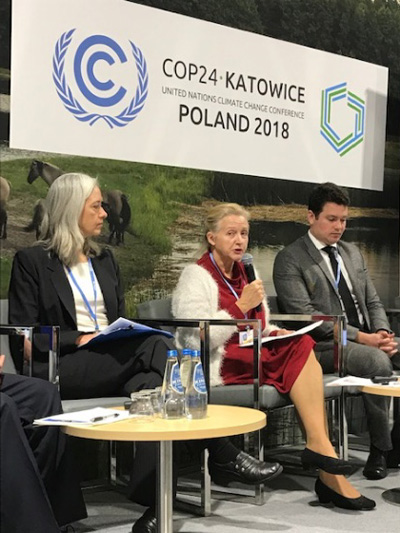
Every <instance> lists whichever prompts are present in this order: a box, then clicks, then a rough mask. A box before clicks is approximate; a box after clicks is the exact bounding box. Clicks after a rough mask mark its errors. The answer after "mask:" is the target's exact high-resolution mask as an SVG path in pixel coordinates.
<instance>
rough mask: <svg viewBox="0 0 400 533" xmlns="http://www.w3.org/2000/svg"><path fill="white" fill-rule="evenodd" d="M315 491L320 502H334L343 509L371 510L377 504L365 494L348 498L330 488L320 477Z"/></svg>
mask: <svg viewBox="0 0 400 533" xmlns="http://www.w3.org/2000/svg"><path fill="white" fill-rule="evenodd" d="M315 492H316V494H317V496H318V499H319V501H320V503H333V504H334V505H335V506H336V507H340V508H341V509H350V510H351V511H370V510H371V509H374V507H375V506H376V503H375V502H374V500H370V499H369V498H366V497H365V496H359V497H358V498H346V497H345V496H342V495H341V494H338V493H337V492H335V491H334V490H332V489H331V488H329V487H328V486H327V485H325V483H323V482H322V481H321V480H320V479H319V478H318V479H317V481H316V482H315Z"/></svg>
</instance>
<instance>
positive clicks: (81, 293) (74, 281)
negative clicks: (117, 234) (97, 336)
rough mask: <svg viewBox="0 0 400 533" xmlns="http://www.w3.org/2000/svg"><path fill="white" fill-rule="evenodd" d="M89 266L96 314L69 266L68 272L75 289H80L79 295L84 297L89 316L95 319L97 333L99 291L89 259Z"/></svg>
mask: <svg viewBox="0 0 400 533" xmlns="http://www.w3.org/2000/svg"><path fill="white" fill-rule="evenodd" d="M88 265H89V273H90V280H91V282H92V287H93V296H94V312H93V309H92V306H91V305H90V303H89V300H88V299H87V298H86V296H85V294H84V292H83V290H82V289H81V287H80V286H79V284H78V282H77V281H76V278H75V276H74V275H73V273H72V271H71V269H70V268H69V267H68V266H67V271H68V274H69V276H70V278H71V279H72V281H73V283H74V285H75V287H76V288H77V289H78V291H79V294H80V295H81V296H82V300H83V302H84V304H85V306H86V309H87V310H88V311H89V315H90V316H91V318H92V319H93V321H94V324H95V330H96V331H99V324H98V322H97V290H96V279H95V276H94V271H93V266H92V260H91V259H90V257H89V259H88Z"/></svg>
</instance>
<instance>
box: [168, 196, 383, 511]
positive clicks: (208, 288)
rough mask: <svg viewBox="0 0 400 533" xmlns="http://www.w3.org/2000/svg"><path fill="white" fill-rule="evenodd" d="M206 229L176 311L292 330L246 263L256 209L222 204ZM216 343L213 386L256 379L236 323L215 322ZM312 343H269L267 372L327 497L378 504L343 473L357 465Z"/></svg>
mask: <svg viewBox="0 0 400 533" xmlns="http://www.w3.org/2000/svg"><path fill="white" fill-rule="evenodd" d="M204 235H205V241H204V245H205V246H204V253H203V255H202V256H201V257H200V259H199V260H198V261H197V263H196V264H193V265H190V266H188V267H186V268H185V269H184V270H183V272H182V274H181V277H180V279H179V282H178V285H177V287H176V290H175V291H174V294H173V297H172V312H173V314H174V316H175V317H176V318H178V319H190V318H196V317H197V318H210V319H225V320H226V319H232V318H237V319H244V318H250V319H261V320H262V324H263V335H264V336H265V335H274V336H280V335H283V334H285V333H287V330H282V329H279V328H277V327H276V326H273V325H271V324H270V323H269V309H268V306H267V303H266V299H265V295H264V288H263V284H262V281H261V280H259V279H256V280H254V281H252V282H251V283H248V280H247V276H246V273H245V269H244V266H243V264H242V263H241V259H242V257H243V254H244V253H245V252H246V249H247V245H248V240H249V213H248V212H247V211H246V210H245V209H244V208H243V207H241V206H239V205H238V204H225V203H222V204H218V205H216V206H214V207H212V208H211V209H210V210H209V212H208V214H207V216H206V219H205V232H204ZM260 304H261V310H260V311H257V310H256V308H257V307H258V306H259V305H260ZM177 343H178V346H180V347H182V348H191V349H199V345H200V340H199V334H198V330H197V329H189V328H182V329H180V330H178V332H177ZM210 347H211V355H210V382H211V385H212V386H215V385H222V384H239V383H252V382H253V381H252V380H253V349H252V348H250V347H240V346H239V334H238V332H237V330H236V328H235V327H234V326H232V327H231V326H213V327H212V328H210ZM313 347H314V341H313V339H312V338H311V337H309V336H308V335H302V336H300V337H290V338H282V339H280V340H276V341H273V342H271V343H268V344H266V345H264V346H263V347H262V350H261V352H262V353H261V371H260V379H261V380H262V382H263V383H267V384H269V385H273V386H274V387H276V388H277V390H278V391H279V392H281V393H286V394H289V396H290V398H291V400H292V401H293V403H294V405H295V407H296V409H297V411H298V413H299V415H300V418H301V420H302V422H303V425H304V428H305V431H306V435H307V444H306V448H305V450H304V451H303V453H302V463H303V465H304V466H305V467H308V466H315V467H318V468H319V469H320V471H319V478H318V479H317V481H316V485H315V490H316V493H317V495H318V497H319V500H320V502H321V503H329V502H332V503H333V504H335V505H336V506H337V507H341V508H345V509H351V510H368V509H373V508H374V507H375V502H374V501H373V500H370V499H368V498H365V497H364V496H362V495H361V494H360V493H359V492H358V491H357V490H356V489H355V488H354V487H353V486H352V485H351V484H350V483H349V481H348V480H347V479H346V478H345V477H344V475H345V474H350V473H351V471H352V468H351V465H350V464H349V463H347V462H346V461H342V460H340V459H338V458H337V455H336V452H335V450H334V448H333V446H332V444H331V442H330V440H329V437H328V435H327V432H326V421H325V416H326V415H325V406H324V395H323V381H322V370H321V366H320V364H319V363H318V361H317V359H316V358H315V355H314V351H313Z"/></svg>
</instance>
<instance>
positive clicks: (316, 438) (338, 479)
mask: <svg viewBox="0 0 400 533" xmlns="http://www.w3.org/2000/svg"><path fill="white" fill-rule="evenodd" d="M289 395H290V398H291V400H292V402H293V404H294V405H295V407H296V409H297V412H298V414H299V416H300V418H301V421H302V423H303V425H304V429H305V431H306V442H307V448H309V449H310V450H312V451H314V452H317V453H320V454H322V455H327V456H328V457H337V454H336V452H335V449H334V447H333V446H332V443H331V442H330V440H329V437H328V430H327V422H326V411H325V402H324V385H323V380H322V369H321V366H320V364H319V363H318V361H317V359H316V357H315V354H314V352H313V351H311V352H310V355H309V357H308V359H307V362H306V364H305V365H304V366H303V368H302V370H301V372H300V374H299V375H298V377H297V379H296V381H295V382H294V384H293V386H292V389H291V390H290V393H289ZM320 478H321V480H322V481H323V483H325V485H328V487H330V488H331V489H333V490H334V491H335V492H338V493H339V494H342V495H344V496H346V497H347V498H357V497H358V496H360V493H359V492H358V491H357V490H356V489H355V488H354V487H353V486H352V485H351V484H350V483H349V481H347V479H346V478H345V477H344V476H336V475H333V474H328V473H327V472H324V471H322V470H320Z"/></svg>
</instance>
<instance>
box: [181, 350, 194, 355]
mask: <svg viewBox="0 0 400 533" xmlns="http://www.w3.org/2000/svg"><path fill="white" fill-rule="evenodd" d="M182 355H192V350H189V348H184V349H183V350H182Z"/></svg>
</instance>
